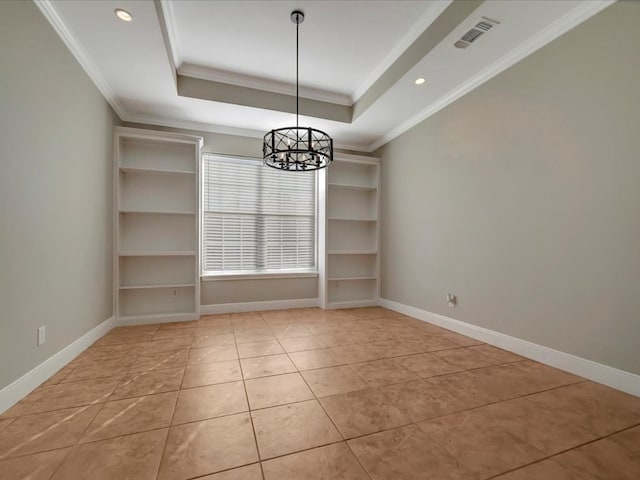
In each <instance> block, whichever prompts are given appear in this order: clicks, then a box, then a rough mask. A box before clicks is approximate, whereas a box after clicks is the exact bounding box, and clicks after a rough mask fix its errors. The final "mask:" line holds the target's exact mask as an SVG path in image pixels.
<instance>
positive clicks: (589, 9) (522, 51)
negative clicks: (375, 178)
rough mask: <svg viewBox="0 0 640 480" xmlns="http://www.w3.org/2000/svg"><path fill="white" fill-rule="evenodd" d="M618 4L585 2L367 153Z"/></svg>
mask: <svg viewBox="0 0 640 480" xmlns="http://www.w3.org/2000/svg"><path fill="white" fill-rule="evenodd" d="M615 2H616V0H597V1H596V0H586V1H584V2H582V3H581V4H580V5H578V6H577V7H576V8H574V9H573V10H571V11H569V12H567V13H566V14H565V15H563V16H562V17H560V18H559V19H558V20H556V21H555V22H553V23H552V24H551V25H549V26H548V27H547V28H545V29H544V30H542V31H540V32H538V33H537V34H536V35H534V36H533V37H531V38H529V39H528V40H527V41H526V42H524V43H522V44H520V45H518V46H517V47H515V48H514V49H512V50H510V51H509V52H507V53H506V54H505V55H503V56H502V57H500V58H499V59H498V60H496V61H495V62H493V63H492V64H491V65H489V66H488V67H487V68H485V69H483V70H482V71H480V72H479V73H478V74H477V75H474V76H473V77H471V78H469V79H468V80H467V81H465V82H463V83H461V84H460V85H459V86H458V87H457V88H455V89H454V90H451V91H450V92H449V93H448V94H446V95H444V96H443V97H440V99H438V100H437V101H436V102H434V103H432V104H431V105H429V107H428V108H426V109H425V110H422V111H421V112H420V113H418V114H417V115H414V116H413V117H411V118H409V119H408V120H406V121H404V122H403V123H401V124H400V125H398V126H397V127H395V128H394V129H392V130H390V131H389V132H387V133H386V134H385V135H383V136H381V137H380V138H378V140H376V141H375V142H373V143H371V144H370V145H368V146H367V148H366V151H367V152H373V151H374V150H377V149H378V148H380V147H381V146H383V145H384V144H385V143H388V142H390V141H391V140H393V139H394V138H396V137H397V136H399V135H401V134H403V133H404V132H406V131H407V130H409V129H410V128H412V127H414V126H415V125H417V124H418V123H420V122H422V121H423V120H425V119H427V118H428V117H430V116H431V115H433V114H435V113H436V112H438V111H440V110H442V109H443V108H444V107H446V106H447V105H449V104H450V103H452V102H454V101H456V100H457V99H458V98H460V97H462V96H463V95H466V94H467V93H469V92H470V91H472V90H474V89H475V88H477V87H479V86H480V85H482V84H483V83H484V82H486V81H487V80H490V79H491V78H493V77H495V76H496V75H498V74H499V73H501V72H503V71H504V70H506V69H507V68H509V67H510V66H512V65H514V64H516V63H518V62H519V61H520V60H522V59H523V58H525V57H527V56H529V55H531V54H532V53H534V52H535V51H537V50H539V49H540V48H542V47H544V46H545V45H547V44H548V43H550V42H552V41H553V40H555V39H556V38H558V37H559V36H560V35H562V34H563V33H566V32H568V31H569V30H571V29H572V28H574V27H576V26H577V25H579V24H581V23H582V22H584V21H585V20H587V19H589V18H591V17H592V16H594V15H595V14H596V13H598V12H600V11H602V10H604V9H605V8H607V7H608V6H609V5H612V4H613V3H615Z"/></svg>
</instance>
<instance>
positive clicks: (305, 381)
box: [287, 354, 346, 446]
mask: <svg viewBox="0 0 640 480" xmlns="http://www.w3.org/2000/svg"><path fill="white" fill-rule="evenodd" d="M287 356H288V354H287ZM289 361H291V363H293V361H292V360H291V358H289ZM294 365H295V364H294ZM298 375H300V377H301V378H302V381H303V382H304V383H305V385H306V386H307V388H308V389H309V391H310V392H311V395H313V398H314V399H315V401H316V403H317V404H318V405H319V406H320V408H321V409H322V411H323V412H324V414H325V416H326V417H327V418H328V419H329V421H330V422H331V425H333V428H334V429H335V430H336V432H338V435H339V436H340V438H342V441H346V440H345V439H344V435H342V432H341V431H340V429H339V428H338V426H337V425H336V422H334V421H333V418H331V415H329V413H328V412H327V410H326V409H325V408H324V405H323V404H322V402H321V401H320V398H319V397H318V395H316V392H314V391H313V388H311V385H309V382H307V379H306V378H304V375H302V373H301V372H298ZM321 446H322V445H321Z"/></svg>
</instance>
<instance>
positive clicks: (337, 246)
mask: <svg viewBox="0 0 640 480" xmlns="http://www.w3.org/2000/svg"><path fill="white" fill-rule="evenodd" d="M326 178H327V188H326V189H325V192H326V193H325V195H326V198H325V203H324V206H325V212H326V222H325V224H324V226H325V231H324V235H323V237H324V238H325V239H326V246H325V250H326V256H325V257H324V264H323V268H324V276H323V283H322V287H321V290H320V295H321V304H322V305H323V306H324V307H325V308H351V307H360V306H369V305H376V304H377V299H378V276H379V273H378V272H379V257H378V247H379V240H378V237H379V220H378V202H379V191H378V184H379V160H378V159H376V158H371V157H354V156H349V155H347V156H342V157H341V156H338V157H337V158H336V159H335V160H334V162H333V164H332V165H331V168H330V169H328V172H327V177H326Z"/></svg>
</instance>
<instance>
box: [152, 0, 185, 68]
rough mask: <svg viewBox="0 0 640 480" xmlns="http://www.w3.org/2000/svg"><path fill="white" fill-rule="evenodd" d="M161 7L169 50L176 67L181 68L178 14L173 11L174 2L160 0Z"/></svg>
mask: <svg viewBox="0 0 640 480" xmlns="http://www.w3.org/2000/svg"><path fill="white" fill-rule="evenodd" d="M158 2H159V3H160V9H161V10H162V14H163V16H164V27H165V29H166V32H167V41H168V42H169V51H170V54H171V56H172V57H173V58H172V60H173V65H174V68H176V69H179V68H180V66H181V65H182V58H181V57H180V40H179V37H178V29H177V27H176V15H175V12H174V11H173V3H172V2H171V1H167V0H158Z"/></svg>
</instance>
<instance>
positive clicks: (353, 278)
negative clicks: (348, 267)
mask: <svg viewBox="0 0 640 480" xmlns="http://www.w3.org/2000/svg"><path fill="white" fill-rule="evenodd" d="M376 278H378V277H376V276H363V277H329V281H330V282H348V281H353V280H375V279H376Z"/></svg>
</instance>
